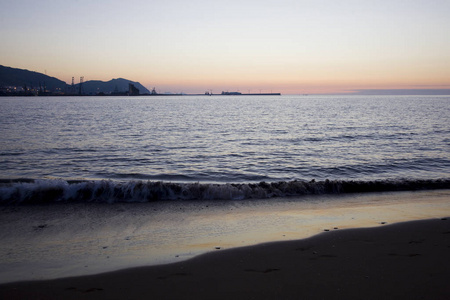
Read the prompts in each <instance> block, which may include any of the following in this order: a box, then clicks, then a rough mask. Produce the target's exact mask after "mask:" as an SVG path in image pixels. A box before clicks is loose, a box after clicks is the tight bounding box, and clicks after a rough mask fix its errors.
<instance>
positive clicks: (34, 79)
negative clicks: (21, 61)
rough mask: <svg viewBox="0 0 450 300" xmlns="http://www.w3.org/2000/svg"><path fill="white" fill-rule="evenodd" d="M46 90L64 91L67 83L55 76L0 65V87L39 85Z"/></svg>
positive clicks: (36, 86) (30, 86)
mask: <svg viewBox="0 0 450 300" xmlns="http://www.w3.org/2000/svg"><path fill="white" fill-rule="evenodd" d="M39 84H40V85H41V86H42V88H44V85H45V87H46V89H47V90H49V91H52V92H55V91H57V90H59V91H62V92H64V91H65V89H66V86H67V84H66V83H65V82H64V81H62V80H59V79H58V78H55V77H50V76H47V75H45V74H42V73H38V72H34V71H28V70H23V69H15V68H10V67H5V66H1V65H0V87H6V86H16V87H24V86H27V87H28V88H39V86H40V85H39Z"/></svg>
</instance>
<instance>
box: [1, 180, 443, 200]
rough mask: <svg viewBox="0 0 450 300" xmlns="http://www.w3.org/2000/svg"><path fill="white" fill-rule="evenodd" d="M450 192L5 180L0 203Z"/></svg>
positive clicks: (348, 185) (290, 184) (388, 184)
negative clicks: (387, 192)
mask: <svg viewBox="0 0 450 300" xmlns="http://www.w3.org/2000/svg"><path fill="white" fill-rule="evenodd" d="M434 189H450V179H449V178H441V179H429V180H426V179H420V180H419V179H398V180H378V181H354V180H324V181H315V180H311V181H304V180H293V181H279V182H259V183H225V184H213V183H198V182H197V183H172V182H162V181H156V182H155V181H147V182H145V181H127V182H116V181H112V180H100V181H87V180H57V179H52V180H2V181H0V204H39V203H52V202H97V203H115V202H152V201H164V200H243V199H266V198H273V197H290V196H302V195H323V194H342V193H367V192H386V191H416V190H434Z"/></svg>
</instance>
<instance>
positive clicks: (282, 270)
mask: <svg viewBox="0 0 450 300" xmlns="http://www.w3.org/2000/svg"><path fill="white" fill-rule="evenodd" d="M328 230H329V231H325V232H323V233H321V234H319V235H316V236H314V237H311V238H307V239H303V240H297V241H286V242H274V243H267V244H261V245H257V246H250V247H242V248H234V249H229V250H223V249H217V251H215V252H213V253H208V254H204V255H200V256H198V257H195V258H193V259H190V260H186V261H182V262H178V263H173V264H166V265H160V266H151V267H141V268H133V269H126V270H122V271H116V272H110V273H104V274H99V275H91V276H81V277H72V278H63V279H56V280H45V281H29V282H18V283H9V284H3V285H0V298H1V299H448V297H449V295H450V285H449V284H448V279H449V278H450V219H449V218H438V219H431V220H425V221H423V220H422V221H412V222H405V223H399V224H393V225H389V224H386V225H382V226H379V227H375V228H363V229H345V230H343V229H339V228H338V229H334V228H328Z"/></svg>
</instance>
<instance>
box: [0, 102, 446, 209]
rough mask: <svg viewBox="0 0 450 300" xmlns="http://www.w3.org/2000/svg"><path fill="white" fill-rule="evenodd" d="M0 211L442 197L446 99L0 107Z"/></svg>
mask: <svg viewBox="0 0 450 300" xmlns="http://www.w3.org/2000/svg"><path fill="white" fill-rule="evenodd" d="M0 136H1V140H2V142H1V143H0V203H2V204H5V203H6V204H11V203H41V202H107V203H111V202H148V201H164V200H177V199H185V200H215V199H218V200H227V199H231V200H236V199H252V198H256V199H260V198H271V197H284V196H293V195H308V194H324V193H349V192H350V193H351V192H373V191H391V190H416V189H437V188H449V186H450V96H357V95H345V96H342V95H340V96H328V95H327V96H314V95H310V96H303V95H292V96H291V95H285V96H140V97H99V96H98V97H28V98H27V97H24V98H20V97H17V98H16V97H2V98H0Z"/></svg>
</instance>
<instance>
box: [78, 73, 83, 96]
mask: <svg viewBox="0 0 450 300" xmlns="http://www.w3.org/2000/svg"><path fill="white" fill-rule="evenodd" d="M83 81H84V76H81V77H80V86H79V91H78V95H80V96H81V86H82V85H83Z"/></svg>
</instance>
